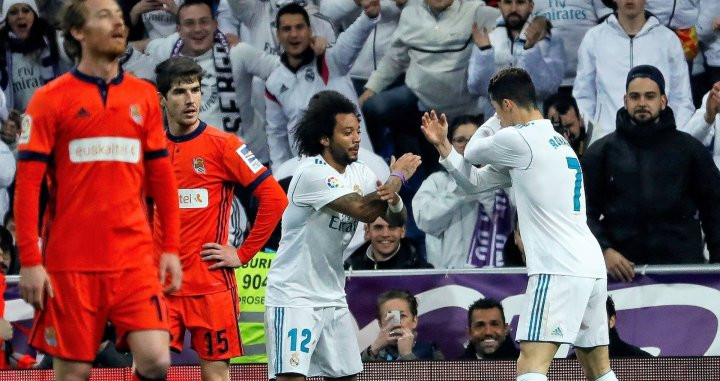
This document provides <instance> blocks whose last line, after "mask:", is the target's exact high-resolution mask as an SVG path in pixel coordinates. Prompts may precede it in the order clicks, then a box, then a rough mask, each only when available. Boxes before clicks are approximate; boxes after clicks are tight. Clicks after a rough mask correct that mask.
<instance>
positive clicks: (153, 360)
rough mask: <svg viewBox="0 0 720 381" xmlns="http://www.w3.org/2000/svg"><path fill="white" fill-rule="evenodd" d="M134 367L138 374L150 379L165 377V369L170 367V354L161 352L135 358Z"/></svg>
mask: <svg viewBox="0 0 720 381" xmlns="http://www.w3.org/2000/svg"><path fill="white" fill-rule="evenodd" d="M135 367H136V373H137V374H138V376H143V377H145V378H146V379H152V380H156V379H165V376H166V374H167V369H168V368H169V367H170V355H169V354H167V353H163V354H158V355H157V356H152V357H149V358H145V359H142V360H140V359H136V360H135ZM141 379H142V378H141Z"/></svg>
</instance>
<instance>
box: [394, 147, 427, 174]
mask: <svg viewBox="0 0 720 381" xmlns="http://www.w3.org/2000/svg"><path fill="white" fill-rule="evenodd" d="M420 164H422V159H420V156H418V155H415V154H413V153H409V152H408V153H406V154H403V155H402V156H400V158H399V159H397V160H395V156H390V172H391V173H392V172H396V171H399V172H402V174H403V175H404V176H405V180H406V181H407V180H410V178H411V177H412V175H414V174H415V171H416V170H417V169H418V167H419V166H420ZM393 177H395V176H393Z"/></svg>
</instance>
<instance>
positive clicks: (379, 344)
mask: <svg viewBox="0 0 720 381" xmlns="http://www.w3.org/2000/svg"><path fill="white" fill-rule="evenodd" d="M392 319H393V317H392V315H386V316H385V320H384V321H383V322H382V324H381V325H380V327H381V328H380V333H378V336H377V338H375V341H373V343H372V344H371V345H370V350H371V351H372V352H373V353H374V354H377V353H378V352H380V351H381V350H382V349H383V348H385V347H387V346H388V345H391V344H395V342H397V339H398V337H399V336H398V335H396V334H395V333H393V332H395V331H396V330H399V329H401V328H400V326H399V325H396V324H390V322H391V321H392Z"/></svg>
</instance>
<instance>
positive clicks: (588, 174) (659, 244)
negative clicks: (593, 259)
mask: <svg viewBox="0 0 720 381" xmlns="http://www.w3.org/2000/svg"><path fill="white" fill-rule="evenodd" d="M616 128H617V130H616V131H615V132H613V133H611V134H610V135H607V136H605V137H603V138H602V139H600V140H598V141H597V142H596V143H594V144H593V145H591V146H590V147H589V148H588V150H587V151H586V152H585V155H583V157H582V168H583V177H584V180H585V191H586V199H587V215H588V225H589V226H590V229H591V230H592V232H593V233H594V234H595V237H597V239H598V241H599V242H600V246H601V247H602V248H603V250H604V249H606V248H613V249H615V250H617V251H619V252H620V253H621V254H622V255H624V256H625V257H626V258H627V259H629V260H630V261H633V262H635V263H636V264H680V263H702V262H703V256H702V237H701V232H700V222H702V226H703V229H704V231H705V234H706V237H707V238H706V239H707V244H708V249H709V250H710V261H711V262H719V261H720V172H718V169H717V167H715V164H714V163H713V161H712V157H711V156H710V153H709V152H708V150H707V149H706V148H705V147H704V146H703V145H702V144H701V143H700V142H699V141H697V140H696V139H694V138H693V137H691V136H690V135H688V134H686V133H684V132H680V131H677V130H676V128H675V118H674V116H673V113H672V110H670V108H669V107H668V108H666V109H665V110H664V111H662V112H661V113H660V118H659V121H658V122H657V123H647V124H642V125H638V124H635V123H633V122H631V120H630V115H629V114H628V112H627V111H626V110H625V108H622V109H620V110H619V111H618V114H617V126H616ZM698 212H699V214H698ZM601 216H602V217H603V218H602V220H601V219H600V217H601ZM698 216H699V219H698Z"/></svg>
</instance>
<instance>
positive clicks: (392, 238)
mask: <svg viewBox="0 0 720 381" xmlns="http://www.w3.org/2000/svg"><path fill="white" fill-rule="evenodd" d="M365 241H367V242H365V243H364V244H363V245H362V246H360V247H359V248H358V249H357V250H355V252H353V253H352V254H351V255H350V258H348V259H347V260H346V261H345V269H353V270H397V269H431V268H433V266H432V265H431V264H429V263H427V262H426V261H425V259H424V258H423V257H422V256H421V255H420V252H419V251H418V249H417V247H416V246H415V244H414V243H413V242H412V241H410V240H409V239H407V238H405V227H404V226H391V225H389V224H388V223H387V221H385V220H384V219H383V218H382V217H378V218H377V219H376V220H375V221H374V222H373V223H371V224H366V225H365Z"/></svg>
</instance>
